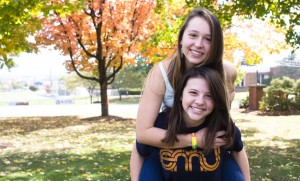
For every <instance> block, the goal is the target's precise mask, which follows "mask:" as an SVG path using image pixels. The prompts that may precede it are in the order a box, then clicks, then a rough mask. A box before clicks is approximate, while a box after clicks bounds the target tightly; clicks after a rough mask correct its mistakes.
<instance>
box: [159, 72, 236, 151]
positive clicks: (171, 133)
mask: <svg viewBox="0 0 300 181" xmlns="http://www.w3.org/2000/svg"><path fill="white" fill-rule="evenodd" d="M195 77H199V78H203V79H205V80H206V81H207V84H208V86H209V90H210V93H211V96H212V100H213V101H214V105H215V107H214V109H213V111H212V112H211V114H209V115H208V116H207V117H206V118H205V123H207V126H206V128H207V132H206V135H205V137H204V139H205V144H206V145H205V150H206V151H211V150H212V149H213V147H214V138H215V135H216V133H217V132H218V131H220V130H225V132H226V134H225V136H224V138H226V139H227V143H226V145H225V147H229V146H231V145H232V143H233V139H234V134H235V127H234V123H233V121H232V120H231V118H230V114H229V100H228V95H227V91H226V90H227V89H226V88H225V84H224V81H223V80H222V78H221V76H220V74H219V73H218V72H216V71H215V70H213V69H211V68H209V67H205V66H204V67H193V68H191V69H190V70H188V72H187V73H186V74H185V76H184V77H183V80H182V81H181V82H180V84H179V86H178V88H177V89H176V91H175V97H174V102H175V104H174V105H173V107H172V108H167V109H166V110H165V111H166V112H167V120H166V123H167V132H166V135H165V137H164V139H163V140H162V141H163V142H165V143H167V144H169V145H174V143H175V141H178V139H177V137H176V135H177V134H184V133H186V132H185V130H186V128H187V127H186V125H185V123H184V120H183V113H184V110H183V107H182V101H181V99H180V98H181V97H182V93H183V90H184V88H185V86H186V84H187V81H188V80H189V79H190V78H195Z"/></svg>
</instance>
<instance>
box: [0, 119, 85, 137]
mask: <svg viewBox="0 0 300 181" xmlns="http://www.w3.org/2000/svg"><path fill="white" fill-rule="evenodd" d="M69 120H75V121H69ZM76 120H78V118H77V117H70V116H65V117H64V116H59V117H26V118H2V119H0V136H4V135H12V134H15V135H18V134H20V135H25V134H28V133H30V132H34V131H38V130H41V129H56V128H65V127H68V126H74V125H80V124H83V123H80V121H76Z"/></svg>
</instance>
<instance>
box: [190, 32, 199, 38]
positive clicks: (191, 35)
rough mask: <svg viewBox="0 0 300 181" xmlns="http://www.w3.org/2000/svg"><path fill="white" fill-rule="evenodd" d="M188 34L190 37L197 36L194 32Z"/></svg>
mask: <svg viewBox="0 0 300 181" xmlns="http://www.w3.org/2000/svg"><path fill="white" fill-rule="evenodd" d="M189 36H190V37H192V38H195V37H197V35H196V34H194V33H190V34H189Z"/></svg>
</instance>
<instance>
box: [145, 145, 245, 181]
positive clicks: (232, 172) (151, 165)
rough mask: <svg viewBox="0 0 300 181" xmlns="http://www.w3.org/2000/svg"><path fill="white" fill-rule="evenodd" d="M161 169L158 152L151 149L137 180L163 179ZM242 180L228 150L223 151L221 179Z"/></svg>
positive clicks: (240, 173)
mask: <svg viewBox="0 0 300 181" xmlns="http://www.w3.org/2000/svg"><path fill="white" fill-rule="evenodd" d="M161 170H162V169H161V164H160V161H159V156H158V152H155V151H152V153H151V154H150V155H149V156H148V157H146V158H145V160H144V164H143V167H142V169H141V173H140V179H139V180H140V181H153V180H155V181H163V177H162V172H161ZM244 180H245V179H244V176H243V174H242V172H241V170H240V168H239V166H238V165H237V163H236V162H235V160H234V159H233V157H232V156H231V155H230V154H229V153H228V152H226V153H224V155H223V160H222V181H244Z"/></svg>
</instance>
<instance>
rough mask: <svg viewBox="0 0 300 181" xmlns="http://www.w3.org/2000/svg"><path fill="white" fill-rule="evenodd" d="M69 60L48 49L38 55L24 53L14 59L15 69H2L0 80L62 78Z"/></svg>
mask: <svg viewBox="0 0 300 181" xmlns="http://www.w3.org/2000/svg"><path fill="white" fill-rule="evenodd" d="M67 58H68V57H64V56H62V55H60V53H59V52H58V51H55V50H47V49H41V50H40V52H39V53H38V54H35V53H22V54H20V56H18V57H16V58H14V62H15V65H16V66H15V67H13V68H11V69H10V70H8V69H7V68H6V67H4V68H3V69H0V79H20V78H36V79H39V78H45V77H61V76H63V75H65V74H66V73H67V70H66V69H65V67H64V65H63V62H64V61H65V60H66V59H67Z"/></svg>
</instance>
